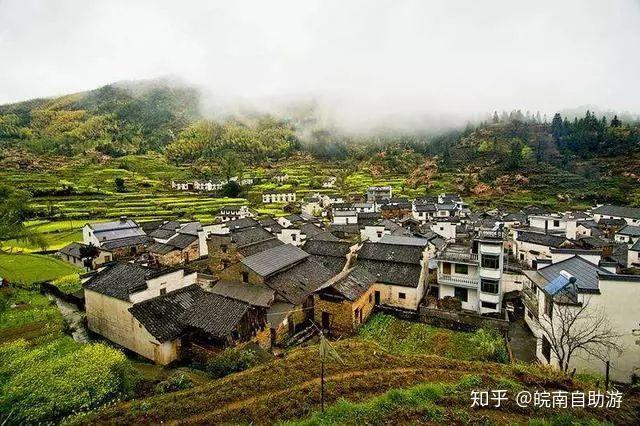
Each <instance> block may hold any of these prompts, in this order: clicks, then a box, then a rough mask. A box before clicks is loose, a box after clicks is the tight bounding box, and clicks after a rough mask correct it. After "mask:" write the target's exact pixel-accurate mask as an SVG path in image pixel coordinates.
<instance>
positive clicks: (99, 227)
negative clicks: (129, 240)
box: [88, 219, 138, 232]
mask: <svg viewBox="0 0 640 426" xmlns="http://www.w3.org/2000/svg"><path fill="white" fill-rule="evenodd" d="M88 225H89V228H91V229H93V231H94V232H105V231H116V230H121V229H133V228H138V224H137V223H135V222H134V221H133V220H131V219H126V220H116V221H113V222H101V223H89V224H88Z"/></svg>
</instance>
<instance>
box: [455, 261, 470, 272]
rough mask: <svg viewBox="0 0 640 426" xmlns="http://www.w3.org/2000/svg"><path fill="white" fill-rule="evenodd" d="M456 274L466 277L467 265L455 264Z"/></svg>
mask: <svg viewBox="0 0 640 426" xmlns="http://www.w3.org/2000/svg"><path fill="white" fill-rule="evenodd" d="M455 270H456V274H463V275H467V274H468V273H469V265H463V264H461V263H456V267H455Z"/></svg>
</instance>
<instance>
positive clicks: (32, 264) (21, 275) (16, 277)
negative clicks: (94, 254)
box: [0, 252, 79, 285]
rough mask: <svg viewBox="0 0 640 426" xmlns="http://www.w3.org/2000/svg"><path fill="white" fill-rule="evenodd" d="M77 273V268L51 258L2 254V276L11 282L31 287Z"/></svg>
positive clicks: (0, 260)
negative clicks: (34, 284)
mask: <svg viewBox="0 0 640 426" xmlns="http://www.w3.org/2000/svg"><path fill="white" fill-rule="evenodd" d="M76 272H79V269H77V268H76V267H74V266H72V265H70V264H68V263H65V262H63V261H61V260H58V259H54V258H52V257H49V256H41V255H37V254H8V253H5V252H0V275H1V276H3V277H4V278H7V279H8V280H9V281H10V282H18V283H21V284H25V285H29V284H33V283H34V282H38V281H48V280H54V279H56V278H59V277H62V276H65V275H70V274H73V273H76Z"/></svg>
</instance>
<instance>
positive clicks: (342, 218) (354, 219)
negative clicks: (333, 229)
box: [331, 210, 358, 225]
mask: <svg viewBox="0 0 640 426" xmlns="http://www.w3.org/2000/svg"><path fill="white" fill-rule="evenodd" d="M331 223H333V224H334V225H348V224H354V223H358V212H356V211H355V210H338V211H334V212H333V220H332V222H331Z"/></svg>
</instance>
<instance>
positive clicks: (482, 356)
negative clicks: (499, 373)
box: [471, 327, 509, 363]
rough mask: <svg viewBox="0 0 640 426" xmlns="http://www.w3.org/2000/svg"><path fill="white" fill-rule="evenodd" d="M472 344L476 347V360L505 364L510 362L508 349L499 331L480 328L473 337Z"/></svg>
mask: <svg viewBox="0 0 640 426" xmlns="http://www.w3.org/2000/svg"><path fill="white" fill-rule="evenodd" d="M471 342H472V343H473V344H474V345H475V347H476V351H477V352H476V355H475V358H476V359H478V360H481V361H497V362H503V363H506V362H508V361H509V355H508V353H507V348H506V347H505V345H504V342H503V340H502V336H501V335H500V333H499V332H498V331H497V330H495V329H492V328H487V327H483V328H480V329H478V330H476V332H475V333H473V335H472V336H471Z"/></svg>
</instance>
